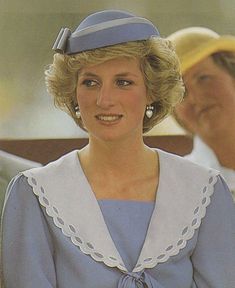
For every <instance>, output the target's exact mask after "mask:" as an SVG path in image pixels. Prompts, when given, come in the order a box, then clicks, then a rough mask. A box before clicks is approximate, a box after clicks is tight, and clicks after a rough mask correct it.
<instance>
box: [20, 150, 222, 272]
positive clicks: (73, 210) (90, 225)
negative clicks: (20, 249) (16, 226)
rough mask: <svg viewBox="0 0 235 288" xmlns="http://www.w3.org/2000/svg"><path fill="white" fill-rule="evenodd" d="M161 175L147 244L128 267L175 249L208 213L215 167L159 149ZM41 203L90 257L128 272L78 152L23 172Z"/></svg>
mask: <svg viewBox="0 0 235 288" xmlns="http://www.w3.org/2000/svg"><path fill="white" fill-rule="evenodd" d="M157 152H158V154H159V161H160V180H159V187H158V192H157V197H156V203H155V209H154V211H153V214H152V217H151V220H150V224H149V228H148V232H147V235H146V239H145V243H144V245H143V248H142V251H141V253H140V256H139V259H138V261H137V264H136V266H135V267H134V269H133V271H132V272H139V271H142V270H143V269H145V268H152V267H154V266H156V265H158V264H159V263H162V262H165V261H167V260H168V259H169V257H170V256H173V255H176V254H178V253H179V251H180V249H182V248H184V247H185V246H186V244H187V241H188V240H189V239H191V238H192V237H193V235H194V233H195V230H196V229H197V228H198V227H199V226H200V224H201V219H202V218H203V217H204V216H205V214H206V207H207V206H208V205H209V203H210V196H211V195H212V194H213V191H214V184H215V183H216V181H217V175H218V172H217V171H215V170H208V169H206V168H202V167H200V166H198V165H197V164H193V163H191V162H190V161H187V160H185V159H182V158H181V157H179V156H175V155H172V154H169V153H166V152H163V151H161V150H157ZM23 174H24V175H25V176H26V177H27V179H28V183H29V185H30V186H31V187H32V188H33V192H34V193H35V194H36V195H37V196H38V198H39V201H40V204H41V205H42V206H43V207H45V208H46V213H47V214H48V215H49V216H51V217H52V218H53V220H54V223H55V225H56V226H57V227H59V228H60V229H61V231H62V233H63V234H64V235H66V236H68V237H69V238H70V239H71V241H72V242H73V244H74V245H76V246H78V247H79V248H80V250H81V251H82V252H83V253H85V254H88V255H90V256H91V257H92V258H93V259H94V260H96V261H99V262H103V263H104V264H106V265H107V266H109V267H117V268H119V269H120V270H121V271H126V272H127V269H126V267H125V264H124V262H123V260H122V258H121V256H120V254H119V253H118V251H117V249H116V247H115V245H114V243H113V240H112V238H111V236H110V234H109V231H108V228H107V226H106V224H105V221H104V218H103V215H102V212H101V210H100V207H99V204H98V202H97V200H96V197H95V195H94V193H93V192H92V190H91V187H90V185H89V183H88V180H87V178H86V176H85V175H84V173H83V170H82V168H81V165H80V162H79V159H78V151H77V150H75V151H72V152H70V153H69V154H67V155H65V156H63V157H61V158H60V159H58V160H57V161H55V162H52V163H50V164H48V165H47V166H44V167H42V168H41V167H40V168H34V169H30V170H28V171H25V172H23Z"/></svg>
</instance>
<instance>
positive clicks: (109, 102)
mask: <svg viewBox="0 0 235 288" xmlns="http://www.w3.org/2000/svg"><path fill="white" fill-rule="evenodd" d="M113 93H114V91H113V90H112V88H111V87H110V85H102V87H101V88H100V89H99V91H98V95H97V100H96V104H97V106H99V107H100V108H103V109H108V108H110V107H111V106H113V105H114V95H113Z"/></svg>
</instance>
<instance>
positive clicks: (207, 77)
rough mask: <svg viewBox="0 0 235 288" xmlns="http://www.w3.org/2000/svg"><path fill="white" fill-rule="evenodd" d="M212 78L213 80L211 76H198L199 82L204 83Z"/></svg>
mask: <svg viewBox="0 0 235 288" xmlns="http://www.w3.org/2000/svg"><path fill="white" fill-rule="evenodd" d="M210 78H211V75H209V74H201V75H199V76H198V78H197V80H198V81H199V82H204V81H207V80H209V79H210Z"/></svg>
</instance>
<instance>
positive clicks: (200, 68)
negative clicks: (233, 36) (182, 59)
mask: <svg viewBox="0 0 235 288" xmlns="http://www.w3.org/2000/svg"><path fill="white" fill-rule="evenodd" d="M217 69H220V68H219V67H218V65H216V64H215V62H214V60H213V58H212V57H211V56H209V57H206V58H205V59H203V60H201V61H200V62H198V63H197V64H195V65H193V66H192V67H191V68H190V69H188V70H187V71H186V72H185V73H184V75H183V78H184V80H186V79H190V78H194V77H196V76H197V75H198V74H200V73H202V72H205V71H209V70H210V71H211V70H213V71H216V70H217Z"/></svg>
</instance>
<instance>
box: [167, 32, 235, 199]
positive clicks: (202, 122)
mask: <svg viewBox="0 0 235 288" xmlns="http://www.w3.org/2000/svg"><path fill="white" fill-rule="evenodd" d="M169 39H170V40H171V41H173V42H174V44H175V47H176V52H177V54H178V56H179V58H180V62H181V70H182V73H183V78H184V82H185V86H186V92H187V93H186V96H185V98H184V101H183V102H182V103H180V104H179V105H177V106H176V108H175V110H174V112H175V113H174V114H175V118H176V119H177V121H178V122H179V123H180V125H181V126H183V127H184V128H185V129H186V130H187V131H188V132H189V133H190V134H192V135H193V136H194V147H193V151H192V152H191V153H190V154H189V155H187V156H186V157H187V158H188V159H190V160H192V161H195V162H196V163H198V164H201V165H205V166H207V167H212V168H214V169H216V170H219V171H220V172H221V174H222V175H223V176H224V178H225V180H226V182H227V184H228V186H229V188H230V191H231V192H232V195H233V197H234V200H235V149H234V147H235V37H234V36H230V35H225V36H220V35H219V34H217V33H216V32H214V31H212V30H210V29H208V28H204V27H188V28H184V29H181V30H179V31H176V32H175V33H173V34H172V35H170V36H169Z"/></svg>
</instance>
